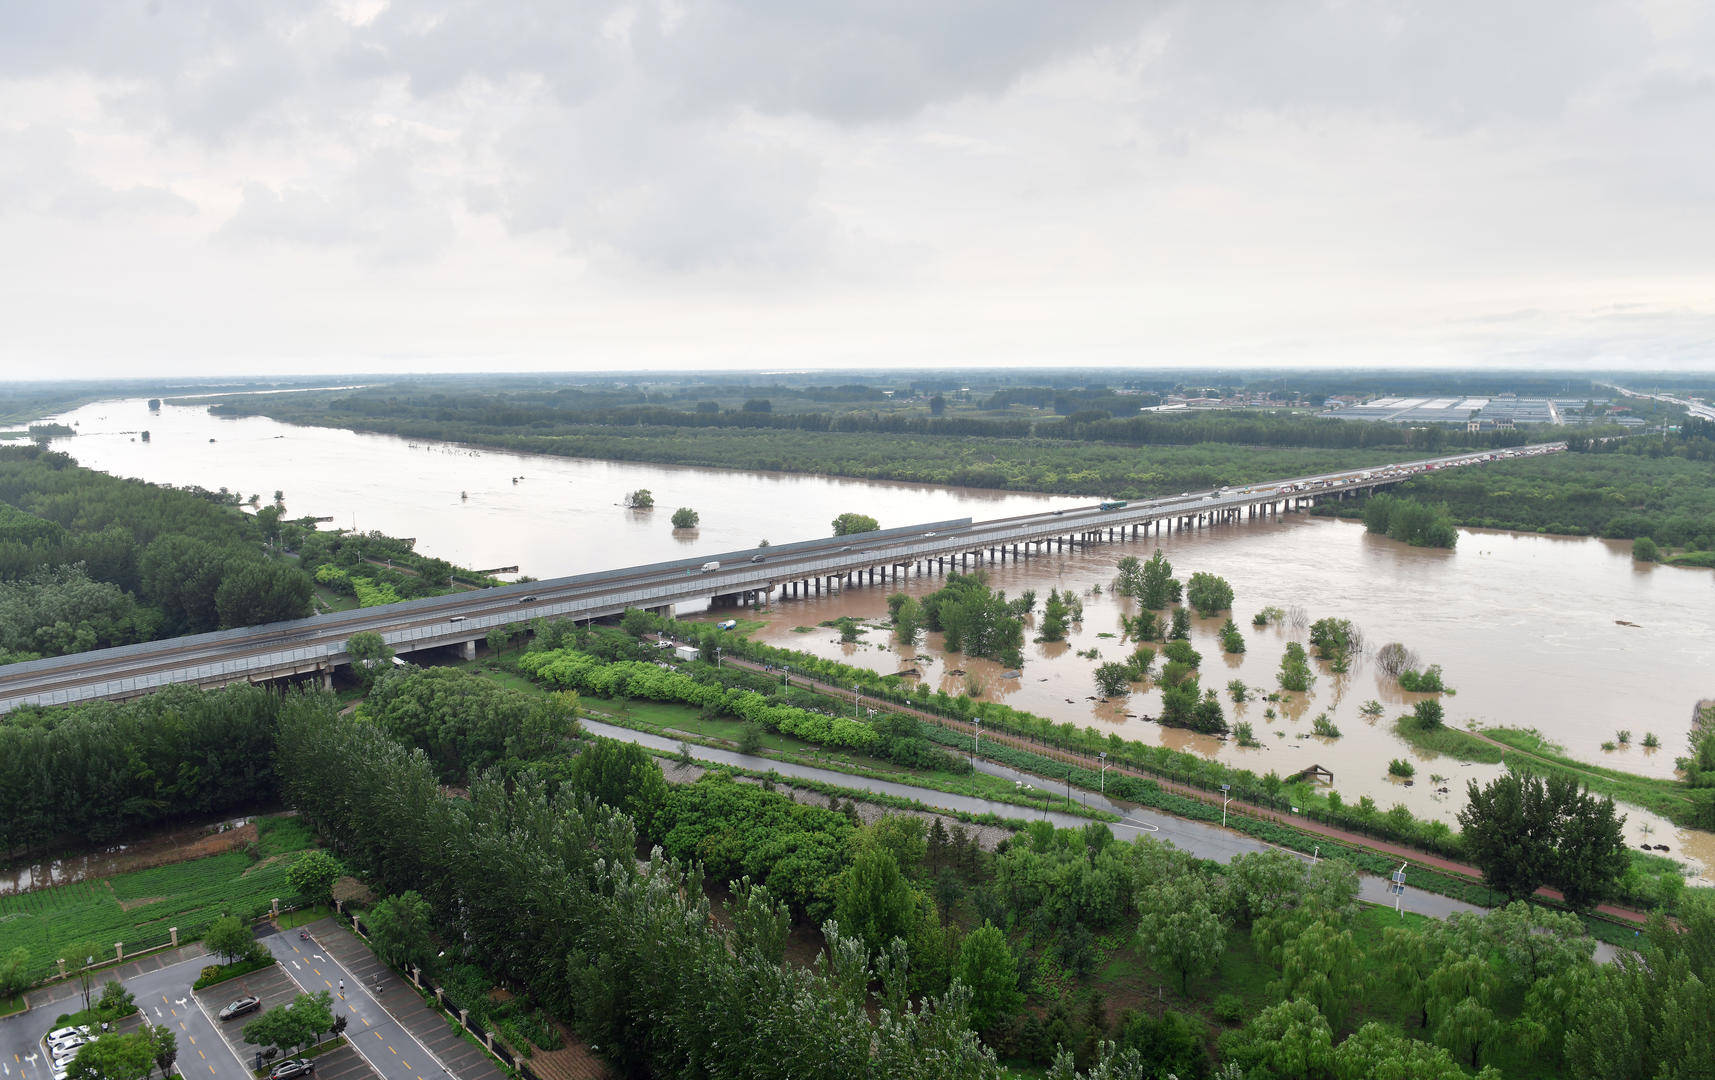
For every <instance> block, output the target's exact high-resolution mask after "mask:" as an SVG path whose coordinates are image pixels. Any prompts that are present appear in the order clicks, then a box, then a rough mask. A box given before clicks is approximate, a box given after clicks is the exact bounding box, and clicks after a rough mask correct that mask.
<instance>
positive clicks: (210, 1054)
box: [0, 948, 251, 1080]
mask: <svg viewBox="0 0 1715 1080" xmlns="http://www.w3.org/2000/svg"><path fill="white" fill-rule="evenodd" d="M172 960H173V961H174V962H172V963H167V964H163V963H162V961H161V958H160V957H154V956H152V957H147V958H145V959H144V960H142V961H140V962H136V963H131V964H126V965H124V966H122V967H119V968H116V969H114V970H113V971H111V972H103V973H102V975H101V980H100V981H101V982H106V981H107V980H108V979H113V978H117V979H118V980H119V981H120V982H121V983H123V984H124V986H125V989H127V990H129V991H131V993H132V994H133V995H134V996H135V997H136V999H137V1007H138V1008H139V1009H140V1010H142V1012H143V1016H144V1019H146V1020H147V1021H148V1022H149V1023H151V1024H166V1025H167V1026H168V1027H170V1028H172V1030H173V1031H174V1032H175V1033H177V1035H178V1037H179V1062H178V1067H179V1071H180V1072H181V1073H182V1074H183V1075H184V1076H185V1077H186V1078H187V1080H197V1078H198V1077H203V1076H207V1077H210V1078H211V1080H251V1078H250V1072H249V1070H247V1069H246V1068H245V1067H244V1063H243V1062H242V1061H240V1060H239V1059H238V1057H237V1056H236V1055H235V1054H234V1053H233V1052H232V1051H231V1050H230V1049H229V1048H228V1047H227V1045H226V1043H225V1042H223V1041H222V1040H221V1038H220V1035H219V1033H218V1032H216V1030H215V1022H214V1021H213V1020H212V1019H211V1018H210V1017H209V1016H208V1014H207V1013H205V1012H203V1010H202V1009H201V1008H200V1007H199V1006H198V1004H197V1002H196V1000H195V999H194V998H193V997H192V995H191V984H192V983H194V982H195V981H196V978H197V976H198V975H199V974H201V972H202V968H203V965H204V964H205V963H207V962H208V961H207V957H206V955H204V954H203V952H202V950H201V949H200V948H187V949H183V950H178V951H177V952H176V954H175V955H174V956H173V957H172ZM82 1006H83V1002H82V1000H81V995H80V993H79V991H78V988H77V986H76V985H75V984H71V983H60V984H57V985H55V986H52V987H48V988H46V989H43V990H40V991H37V992H35V993H32V994H31V995H30V1008H29V1010H28V1011H26V1012H23V1013H19V1014H18V1015H16V1016H12V1017H8V1018H6V1019H5V1020H0V1080H52V1077H53V1071H52V1065H51V1062H50V1061H49V1058H48V1056H47V1054H46V1053H45V1052H44V1050H43V1047H42V1045H41V1041H40V1040H41V1037H42V1036H43V1035H44V1034H46V1033H47V1032H48V1031H49V1030H51V1029H52V1028H53V1026H54V1018H55V1017H57V1016H59V1015H61V1014H62V1013H65V1012H70V1011H74V1010H76V1009H80V1008H82Z"/></svg>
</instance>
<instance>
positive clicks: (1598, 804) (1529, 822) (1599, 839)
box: [1459, 772, 1628, 910]
mask: <svg viewBox="0 0 1715 1080" xmlns="http://www.w3.org/2000/svg"><path fill="white" fill-rule="evenodd" d="M1622 821H1624V818H1623V817H1620V816H1618V815H1616V814H1615V811H1614V802H1613V800H1612V799H1597V798H1596V797H1595V796H1593V795H1591V794H1590V793H1589V792H1587V791H1584V790H1583V789H1581V788H1580V787H1579V785H1578V783H1577V781H1575V780H1573V779H1571V778H1569V777H1564V776H1560V775H1555V776H1550V777H1548V778H1547V779H1544V778H1543V777H1541V776H1539V775H1537V774H1535V773H1531V772H1524V773H1508V774H1506V775H1504V776H1500V777H1497V778H1496V779H1495V780H1493V781H1491V782H1490V783H1489V784H1488V785H1487V786H1481V787H1480V786H1478V784H1477V782H1476V781H1475V780H1473V781H1471V782H1470V783H1469V784H1468V785H1467V802H1466V806H1465V808H1464V809H1463V810H1461V811H1460V812H1459V827H1460V829H1461V831H1462V834H1463V837H1464V843H1465V849H1466V852H1467V853H1468V855H1469V857H1470V859H1471V861H1472V862H1473V863H1475V864H1476V866H1477V868H1478V869H1480V870H1481V871H1482V872H1483V880H1484V881H1485V882H1487V883H1488V884H1489V885H1490V887H1491V888H1494V889H1497V890H1499V891H1501V892H1503V893H1505V894H1506V895H1507V896H1508V897H1510V898H1512V899H1515V900H1516V899H1522V898H1524V897H1527V896H1529V895H1530V894H1531V893H1534V892H1535V891H1536V890H1537V889H1538V888H1540V887H1541V886H1543V885H1545V884H1552V885H1554V886H1556V887H1558V888H1559V889H1560V890H1561V891H1562V892H1563V893H1564V894H1565V895H1566V901H1567V904H1568V905H1570V906H1571V907H1573V908H1574V909H1575V910H1585V909H1588V908H1590V907H1593V906H1594V905H1595V904H1597V903H1599V902H1600V901H1601V899H1602V898H1603V897H1604V896H1607V895H1609V894H1610V893H1611V892H1612V891H1613V889H1614V886H1615V885H1616V883H1617V882H1618V881H1619V878H1620V875H1621V874H1623V873H1624V872H1625V869H1626V867H1627V865H1628V859H1627V855H1626V850H1625V838H1624V836H1623V834H1622V833H1621V830H1620V824H1621V822H1622Z"/></svg>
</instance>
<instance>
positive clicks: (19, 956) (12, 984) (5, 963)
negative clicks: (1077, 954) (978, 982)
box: [0, 818, 940, 998]
mask: <svg viewBox="0 0 1715 1080" xmlns="http://www.w3.org/2000/svg"><path fill="white" fill-rule="evenodd" d="M936 820H937V821H939V820H940V819H939V818H937V819H936ZM33 982H35V980H34V979H33V978H32V977H31V973H30V950H29V949H27V948H25V947H24V946H22V945H17V946H14V947H13V948H12V950H11V951H10V952H8V953H6V954H5V955H3V956H0V998H9V997H16V996H17V995H19V994H22V993H23V992H24V991H25V990H28V989H29V988H30V985H31V984H32V983H33Z"/></svg>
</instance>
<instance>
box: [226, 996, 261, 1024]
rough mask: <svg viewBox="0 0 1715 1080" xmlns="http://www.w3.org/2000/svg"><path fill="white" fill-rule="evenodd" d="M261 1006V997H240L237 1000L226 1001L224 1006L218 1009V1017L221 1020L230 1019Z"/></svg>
mask: <svg viewBox="0 0 1715 1080" xmlns="http://www.w3.org/2000/svg"><path fill="white" fill-rule="evenodd" d="M261 1007H262V999H261V998H259V997H252V996H245V997H241V998H239V999H238V1000H237V1001H233V1002H229V1003H227V1006H226V1008H224V1009H222V1010H220V1018H221V1019H222V1020H231V1019H232V1018H233V1017H235V1016H243V1015H244V1014H245V1013H252V1012H255V1011H256V1010H257V1009H260V1008H261Z"/></svg>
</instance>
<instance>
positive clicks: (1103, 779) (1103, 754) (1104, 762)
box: [1096, 750, 1108, 799]
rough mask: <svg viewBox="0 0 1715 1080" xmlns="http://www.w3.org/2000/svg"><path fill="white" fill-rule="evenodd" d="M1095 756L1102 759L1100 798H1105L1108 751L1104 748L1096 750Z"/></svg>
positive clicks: (1106, 794) (1106, 793)
mask: <svg viewBox="0 0 1715 1080" xmlns="http://www.w3.org/2000/svg"><path fill="white" fill-rule="evenodd" d="M1096 756H1097V757H1099V758H1101V759H1102V775H1101V787H1102V798H1104V799H1105V798H1107V797H1108V752H1107V751H1106V750H1098V751H1097V752H1096Z"/></svg>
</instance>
